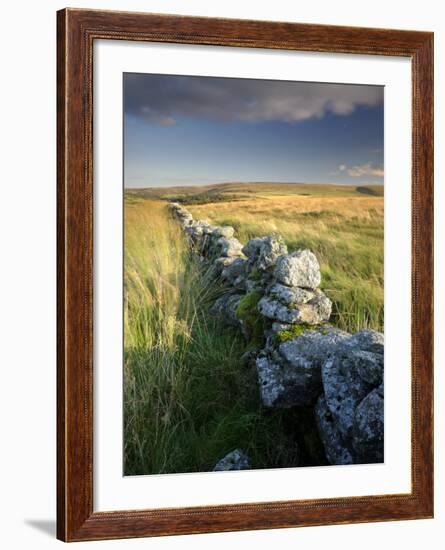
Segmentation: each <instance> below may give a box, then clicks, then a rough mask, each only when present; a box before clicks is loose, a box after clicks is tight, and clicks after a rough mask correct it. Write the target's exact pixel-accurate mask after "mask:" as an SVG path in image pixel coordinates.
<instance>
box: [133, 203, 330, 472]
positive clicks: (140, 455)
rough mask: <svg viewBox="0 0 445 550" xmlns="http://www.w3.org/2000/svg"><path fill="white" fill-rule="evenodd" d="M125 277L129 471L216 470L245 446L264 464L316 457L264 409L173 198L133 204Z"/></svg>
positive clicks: (318, 455)
mask: <svg viewBox="0 0 445 550" xmlns="http://www.w3.org/2000/svg"><path fill="white" fill-rule="evenodd" d="M124 276H125V284H124V289H125V296H124V298H125V299H124V305H125V310H124V348H125V367H124V369H125V371H124V472H125V474H126V475H135V474H152V473H175V472H193V471H195V472H196V471H208V470H211V469H212V468H213V466H214V464H215V463H216V462H217V461H218V460H219V459H220V458H221V457H222V456H224V455H225V454H226V453H227V452H229V451H231V450H233V449H234V448H236V447H240V446H241V447H242V448H243V449H244V450H245V451H246V452H247V453H248V454H249V456H250V457H251V460H252V464H253V466H254V467H256V468H266V467H269V468H270V467H284V466H287V467H289V466H292V465H296V464H300V465H301V464H304V461H305V460H306V461H307V462H308V461H309V459H308V458H307V457H305V455H304V448H303V447H301V446H300V448H299V447H298V443H297V441H298V437H296V435H295V430H294V429H291V428H289V426H288V422H289V420H288V419H289V415H283V413H282V411H268V410H265V409H263V408H262V407H261V405H260V402H259V395H258V388H257V382H256V375H255V372H254V369H249V368H247V367H245V366H243V365H242V363H241V355H242V354H243V353H244V351H245V349H246V348H245V346H246V344H245V342H244V341H243V340H242V338H241V337H240V335H239V334H237V333H236V332H235V331H232V330H230V329H228V328H227V327H223V326H221V325H219V324H218V323H217V321H215V320H214V319H213V318H212V317H211V316H209V314H208V307H209V305H210V304H211V303H212V302H213V301H214V299H215V296H216V294H217V292H218V289H217V288H215V285H214V284H209V282H208V277H207V276H206V273H205V272H203V268H202V266H201V265H200V264H199V262H196V261H195V260H194V259H193V257H192V256H191V255H190V254H189V253H188V251H187V247H186V244H185V242H184V239H183V236H182V235H181V231H180V229H179V227H178V224H177V223H176V222H175V221H174V220H172V219H170V218H169V214H168V212H167V209H166V205H165V203H161V202H158V201H140V202H134V201H131V202H130V203H126V205H125V275H124ZM301 414H303V413H301ZM300 422H306V425H307V423H308V422H309V424H310V422H312V420H311V419H309V420H308V419H306V418H305V417H304V415H303V417H302V418H300ZM312 431H314V430H312ZM302 437H303V436H302ZM310 444H311V445H312V446H314V448H315V451H313V452H312V455H311V457H310V461H312V462H311V463H313V461H314V460H316V461H318V463H323V461H324V457H323V453H322V451H321V450H320V445H319V441H318V439H317V438H316V437H315V438H312V439H311V442H310Z"/></svg>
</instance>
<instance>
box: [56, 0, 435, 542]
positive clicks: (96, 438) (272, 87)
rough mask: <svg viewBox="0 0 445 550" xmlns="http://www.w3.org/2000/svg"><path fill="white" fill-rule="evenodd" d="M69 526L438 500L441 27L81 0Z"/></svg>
mask: <svg viewBox="0 0 445 550" xmlns="http://www.w3.org/2000/svg"><path fill="white" fill-rule="evenodd" d="M57 15H58V18H57V25H58V28H57V30H58V58H57V70H58V95H57V98H58V99H57V102H58V103H57V109H58V126H57V134H58V384H57V386H58V426H57V427H58V429H57V432H58V469H57V474H58V495H57V501H58V512H57V514H58V517H57V533H58V538H59V539H61V540H64V541H76V540H77V541H82V540H97V539H111V538H130V537H143V536H157V535H177V534H187V533H205V532H216V531H237V530H249V529H250V530H252V529H272V528H280V527H298V526H309V525H324V524H338V523H355V522H371V521H388V520H402V519H404V520H406V519H417V518H431V517H432V516H433V436H432V434H433V418H432V411H433V315H432V304H433V301H432V299H433V280H432V277H433V275H432V274H433V248H432V244H433V34H432V33H428V32H417V31H403V30H388V29H368V28H351V27H334V26H323V25H307V24H297V23H278V22H264V21H249V20H228V19H211V18H201V17H181V16H172V15H155V14H143V13H124V12H112V11H109V12H106V11H94V10H78V9H65V10H62V11H60V12H58V14H57Z"/></svg>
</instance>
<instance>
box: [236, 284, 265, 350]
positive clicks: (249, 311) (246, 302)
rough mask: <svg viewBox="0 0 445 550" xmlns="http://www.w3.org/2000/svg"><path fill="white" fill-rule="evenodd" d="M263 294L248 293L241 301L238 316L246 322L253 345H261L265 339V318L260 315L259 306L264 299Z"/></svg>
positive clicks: (237, 309)
mask: <svg viewBox="0 0 445 550" xmlns="http://www.w3.org/2000/svg"><path fill="white" fill-rule="evenodd" d="M262 296H263V295H262V294H261V292H258V291H256V290H254V291H252V292H248V293H247V294H246V295H245V296H243V297H242V298H241V300H240V301H239V304H238V307H237V308H236V316H237V317H238V319H240V320H241V321H243V322H244V325H245V327H246V329H247V331H248V333H249V335H250V340H251V342H252V343H261V341H262V339H263V337H264V329H265V326H264V317H263V316H262V315H261V314H260V313H259V311H258V308H257V305H258V302H259V301H260V300H261V298H262Z"/></svg>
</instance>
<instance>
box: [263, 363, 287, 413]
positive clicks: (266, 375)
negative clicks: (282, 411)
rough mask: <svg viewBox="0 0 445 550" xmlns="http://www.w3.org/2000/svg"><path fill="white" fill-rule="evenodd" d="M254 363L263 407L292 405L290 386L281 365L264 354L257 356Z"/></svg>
mask: <svg viewBox="0 0 445 550" xmlns="http://www.w3.org/2000/svg"><path fill="white" fill-rule="evenodd" d="M255 364H256V369H257V375H258V384H259V387H260V395H261V401H262V403H263V405H264V406H265V407H281V408H287V407H292V405H293V404H294V399H293V395H292V387H291V385H290V384H288V383H287V376H286V373H285V372H283V370H284V369H283V365H282V364H281V363H279V362H275V361H273V360H272V359H270V358H269V357H265V356H262V357H258V358H257V360H256V363H255Z"/></svg>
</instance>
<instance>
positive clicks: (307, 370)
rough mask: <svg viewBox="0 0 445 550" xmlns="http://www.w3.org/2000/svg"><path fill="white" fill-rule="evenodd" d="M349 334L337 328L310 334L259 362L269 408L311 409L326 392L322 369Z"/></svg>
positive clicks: (260, 383)
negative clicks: (323, 390)
mask: <svg viewBox="0 0 445 550" xmlns="http://www.w3.org/2000/svg"><path fill="white" fill-rule="evenodd" d="M347 337H348V334H347V333H345V332H342V331H340V330H338V329H335V328H323V329H317V330H306V331H304V332H303V333H302V334H301V335H300V336H297V337H296V338H294V339H293V340H290V341H289V342H284V343H282V344H280V345H279V346H278V349H273V350H270V351H269V352H268V353H266V354H263V355H261V356H260V357H258V359H257V361H256V367H257V374H258V382H259V388H260V395H261V400H262V402H263V404H264V405H265V406H266V407H280V408H288V407H293V406H308V405H311V404H312V403H313V402H314V401H315V399H316V398H317V397H318V396H319V395H320V393H321V392H322V383H321V366H322V364H323V362H325V361H326V360H327V358H328V357H329V356H330V354H331V353H332V352H333V350H334V349H335V347H336V346H337V345H338V343H339V342H340V341H342V340H343V339H345V338H347Z"/></svg>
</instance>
